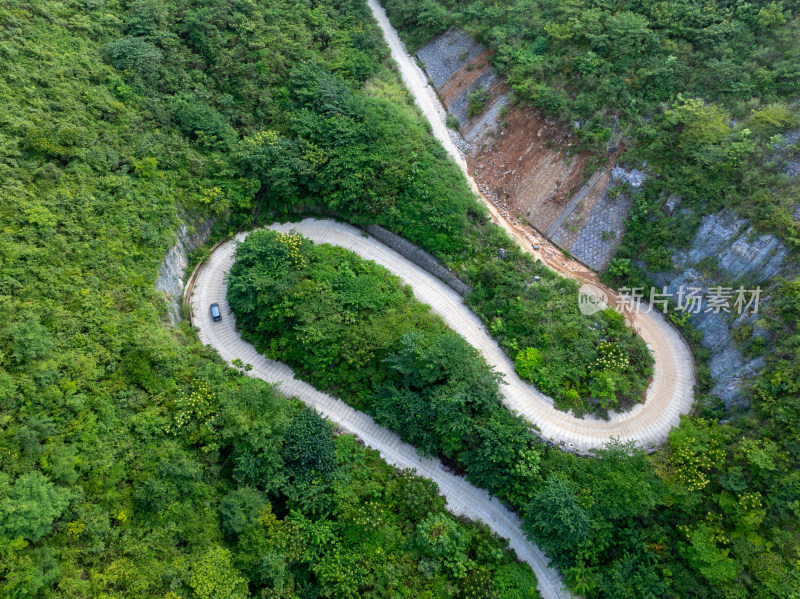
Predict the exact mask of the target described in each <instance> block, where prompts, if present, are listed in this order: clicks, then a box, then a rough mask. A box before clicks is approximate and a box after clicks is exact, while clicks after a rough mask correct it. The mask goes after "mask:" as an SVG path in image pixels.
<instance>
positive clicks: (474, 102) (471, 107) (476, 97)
mask: <svg viewBox="0 0 800 599" xmlns="http://www.w3.org/2000/svg"><path fill="white" fill-rule="evenodd" d="M490 97H491V96H490V95H489V90H488V89H486V88H485V87H479V88H478V89H476V90H474V91H471V92H470V93H469V104H468V105H467V116H468V117H469V118H472V117H475V116H478V115H479V114H480V113H481V112H483V109H484V107H485V106H486V102H488V101H489V98H490Z"/></svg>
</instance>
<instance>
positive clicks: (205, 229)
mask: <svg viewBox="0 0 800 599" xmlns="http://www.w3.org/2000/svg"><path fill="white" fill-rule="evenodd" d="M187 220H188V224H187V223H186V222H184V223H181V226H180V227H179V228H178V240H177V242H176V243H175V245H174V246H172V248H170V250H169V251H168V252H167V254H166V255H165V256H164V261H163V262H162V263H161V266H160V267H159V269H158V278H157V279H156V289H158V290H159V291H161V292H162V293H163V294H164V299H165V301H166V302H167V307H168V314H169V320H170V322H171V323H172V324H175V323H178V322H180V321H181V320H183V318H182V317H181V301H182V298H183V287H184V285H185V283H186V266H187V265H188V264H189V254H190V253H191V252H193V251H194V250H196V249H197V248H199V247H200V246H201V245H203V244H204V243H205V241H206V239H208V235H209V233H210V232H211V226H212V225H213V221H212V220H206V221H193V220H190V219H187Z"/></svg>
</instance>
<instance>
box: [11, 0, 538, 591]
mask: <svg viewBox="0 0 800 599" xmlns="http://www.w3.org/2000/svg"><path fill="white" fill-rule="evenodd" d="M366 15H367V12H366V8H365V7H364V6H363V5H361V4H359V3H353V4H346V3H345V4H344V5H343V4H341V3H337V4H336V6H333V3H329V4H327V5H319V6H316V7H311V6H308V5H306V4H304V3H296V2H284V3H270V4H269V5H266V4H265V3H233V4H232V3H230V2H222V1H219V2H213V1H212V2H205V3H196V2H188V1H187V2H173V3H171V4H170V5H166V4H163V3H160V2H158V1H154V0H146V1H136V2H129V3H125V4H124V5H123V4H120V3H117V2H114V1H110V2H102V1H97V2H95V1H86V2H75V3H64V2H50V1H43V2H36V3H25V2H13V1H12V2H10V3H4V4H3V5H2V6H1V7H0V30H1V31H2V41H0V73H2V75H0V97H2V99H3V102H2V105H3V111H2V113H1V114H0V187H1V188H2V197H3V202H2V206H0V214H1V215H2V216H1V217H0V220H1V221H2V223H3V227H2V239H1V240H0V305H1V306H2V317H0V596H2V597H4V598H6V597H7V598H9V599H18V598H19V599H22V598H29V597H76V598H77V597H99V596H109V597H111V596H113V597H130V598H132V599H141V598H142V597H167V598H171V599H176V598H181V597H182V598H186V599H192V598H196V599H200V598H212V597H213V598H217V599H219V598H223V597H224V598H230V599H233V598H239V597H249V596H255V597H297V596H304V597H317V596H319V597H353V596H357V595H360V596H372V597H378V596H381V597H384V596H391V597H400V596H403V597H426V596H427V597H448V596H459V597H467V596H475V595H474V592H475V591H474V590H475V589H480V590H482V591H485V592H486V593H488V594H493V595H496V596H502V597H528V596H531V595H535V591H532V590H531V588H532V587H533V586H535V583H536V581H535V578H534V576H533V574H532V573H531V571H530V569H529V568H528V567H527V565H520V564H517V563H515V560H514V558H513V554H511V553H510V552H509V551H506V550H504V547H505V543H504V542H502V541H500V540H498V539H497V538H495V537H493V536H492V535H491V534H490V533H489V531H488V530H487V529H486V528H484V527H482V526H475V525H471V524H466V523H463V522H461V521H458V520H455V519H454V518H453V517H452V516H450V515H448V514H447V512H445V511H444V508H443V505H444V500H443V499H442V498H441V497H439V496H438V493H437V491H436V488H435V485H433V484H432V483H430V482H428V481H425V480H423V479H420V478H418V477H416V476H413V475H412V474H411V473H409V472H403V473H399V474H398V473H397V472H396V470H395V469H394V468H393V467H389V466H388V465H387V464H385V463H384V462H383V461H381V460H380V459H379V457H378V455H377V454H376V452H373V451H369V450H366V449H365V448H364V447H363V446H362V445H360V444H359V443H358V442H357V441H356V440H355V439H353V438H352V437H351V436H348V435H340V436H335V435H334V434H333V432H332V431H331V427H330V426H329V425H328V424H327V423H325V422H324V421H323V420H321V419H320V418H319V417H318V416H317V415H316V414H315V413H313V412H311V411H309V410H307V409H306V408H303V407H302V406H301V405H299V404H298V403H297V402H295V401H292V400H288V399H285V398H283V397H281V396H279V395H278V394H277V393H276V391H275V390H274V389H273V388H272V387H270V386H269V385H266V384H265V383H262V382H261V381H258V380H251V379H249V378H248V377H245V376H243V375H240V374H239V373H238V372H237V370H236V369H234V368H231V367H230V366H229V365H228V366H226V365H225V364H223V363H222V362H221V361H220V360H219V357H218V356H216V355H215V353H214V352H213V351H211V350H209V349H208V348H206V347H203V346H202V345H201V344H200V343H199V342H198V341H197V340H196V337H195V335H194V332H193V331H192V329H191V328H190V327H188V326H186V325H181V326H179V327H177V328H172V327H168V326H165V323H164V319H165V316H166V310H165V308H164V304H163V301H162V298H161V297H160V295H159V294H158V293H156V291H155V289H154V287H153V280H154V278H155V275H156V272H157V270H158V265H159V263H160V261H161V259H162V257H163V255H164V253H165V252H166V250H167V249H168V247H169V245H170V244H171V239H172V230H173V229H174V227H175V226H176V224H177V222H178V220H177V214H178V212H179V207H182V208H184V209H188V210H191V211H192V212H194V213H197V214H200V215H203V216H217V218H219V219H220V222H222V223H223V225H224V227H222V231H223V232H224V231H225V230H226V229H227V228H228V227H236V226H239V225H240V224H243V223H246V222H252V207H253V206H254V205H255V204H254V200H256V202H257V201H259V196H258V194H257V192H258V191H259V187H260V183H259V182H258V181H257V180H255V179H248V178H247V176H246V174H245V172H244V171H243V169H242V168H241V167H240V166H239V163H238V162H237V161H236V159H235V156H234V154H235V153H234V152H233V150H234V149H235V147H236V146H237V144H238V143H239V138H240V132H241V131H248V132H251V131H252V130H253V129H257V125H260V124H261V123H264V122H269V121H270V120H271V119H273V118H275V115H276V114H277V112H276V111H275V109H274V106H275V105H276V104H277V103H281V102H285V101H286V93H287V92H286V89H285V88H284V87H283V86H284V84H285V83H286V82H287V81H288V79H289V70H290V68H291V67H290V65H293V64H300V63H301V62H303V61H304V60H305V61H306V62H307V63H309V64H310V63H313V64H315V65H318V66H319V65H326V66H325V68H328V69H332V70H336V71H337V72H338V71H342V72H345V73H351V72H352V73H355V74H356V75H357V76H365V75H364V74H365V73H369V72H370V69H371V68H372V69H375V68H377V65H378V64H379V63H380V61H381V60H382V58H383V56H384V55H385V50H384V49H383V47H382V46H380V45H379V38H378V37H377V35H376V33H375V31H374V30H373V29H372V28H371V27H369V26H367V27H366V29H365V26H364V25H363V24H364V23H365V22H368V20H367V16H366ZM370 65H371V66H370ZM319 68H323V67H319ZM395 92H396V88H395ZM295 116H296V117H297V118H302V114H301V113H300V112H297V113H296V115H295ZM228 214H230V215H231V221H229V222H227V223H226V218H227V216H226V215H228ZM245 369H246V365H242V370H245Z"/></svg>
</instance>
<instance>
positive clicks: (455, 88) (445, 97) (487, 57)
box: [436, 50, 499, 107]
mask: <svg viewBox="0 0 800 599" xmlns="http://www.w3.org/2000/svg"><path fill="white" fill-rule="evenodd" d="M493 55H494V52H492V51H491V50H484V51H483V52H481V53H480V54H478V55H477V56H476V57H475V58H473V59H472V60H470V61H469V62H468V63H467V64H465V65H464V66H463V67H462V68H461V69H460V70H458V71H456V73H455V74H454V75H453V76H452V77H450V79H448V80H447V81H445V82H444V83H443V84H442V85H441V86H439V88H438V89H437V90H436V91H437V92H438V94H439V98H440V99H441V100H442V104H444V105H445V106H447V107H449V106H450V103H451V102H452V101H453V100H455V98H456V97H457V96H459V95H460V94H461V92H463V91H464V89H465V88H467V87H469V86H470V85H472V84H473V83H475V82H476V81H477V80H478V79H480V77H481V75H483V74H484V73H486V71H488V70H489V69H491V68H492V67H491V64H492V56H493ZM498 80H499V78H498ZM490 91H492V90H490ZM493 97H495V95H493Z"/></svg>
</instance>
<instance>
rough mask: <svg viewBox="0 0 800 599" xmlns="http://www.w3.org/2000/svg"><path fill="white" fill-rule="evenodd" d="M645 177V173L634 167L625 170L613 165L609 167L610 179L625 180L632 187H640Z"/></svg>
mask: <svg viewBox="0 0 800 599" xmlns="http://www.w3.org/2000/svg"><path fill="white" fill-rule="evenodd" d="M645 179H647V173H645V172H644V171H640V170H637V169H635V168H634V169H631V170H630V171H626V170H625V169H624V168H622V167H619V166H615V167H614V168H613V169H611V180H612V181H613V182H615V183H623V182H625V181H627V182H628V183H630V184H631V187H633V188H634V189H638V188H640V187H641V186H642V184H644V181H645Z"/></svg>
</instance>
